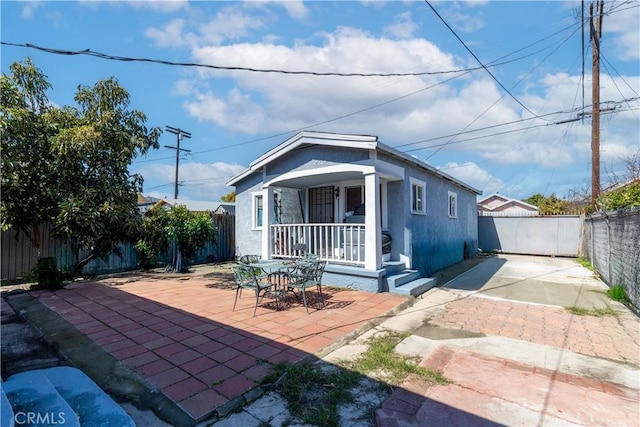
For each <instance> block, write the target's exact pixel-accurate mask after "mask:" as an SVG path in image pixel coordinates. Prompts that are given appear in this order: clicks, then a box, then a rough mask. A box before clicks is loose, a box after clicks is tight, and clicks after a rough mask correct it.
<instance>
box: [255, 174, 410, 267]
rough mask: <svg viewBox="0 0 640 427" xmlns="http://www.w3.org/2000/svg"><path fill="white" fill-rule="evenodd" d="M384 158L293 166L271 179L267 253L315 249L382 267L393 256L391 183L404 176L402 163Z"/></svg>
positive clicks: (266, 201) (265, 192) (266, 197)
mask: <svg viewBox="0 0 640 427" xmlns="http://www.w3.org/2000/svg"><path fill="white" fill-rule="evenodd" d="M381 163H382V162H378V164H377V165H376V166H371V165H361V164H338V165H331V166H326V167H319V168H314V169H309V170H302V171H292V172H288V173H285V174H282V175H280V176H278V177H276V178H273V179H271V180H270V181H267V182H266V183H265V184H264V185H263V189H262V195H261V199H262V201H263V206H262V211H261V215H262V224H264V225H267V226H263V227H262V245H261V247H262V254H261V255H262V258H263V259H271V258H279V259H287V258H296V257H299V256H301V255H302V254H312V255H315V256H317V257H318V258H320V259H321V260H324V261H328V262H329V263H330V264H341V265H345V266H351V267H357V268H359V269H365V270H369V271H372V272H373V271H378V270H381V269H382V267H383V263H384V262H386V261H391V256H392V255H391V245H392V241H393V236H392V235H391V233H390V231H389V229H388V205H387V191H388V184H389V183H390V182H395V181H399V180H401V179H402V178H403V176H402V173H401V172H402V171H401V170H398V169H400V168H398V167H397V166H393V165H389V164H385V165H382V164H381ZM384 166H387V167H386V168H385V167H384ZM391 172H393V173H391Z"/></svg>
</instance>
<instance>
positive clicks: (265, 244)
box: [261, 187, 274, 259]
mask: <svg viewBox="0 0 640 427" xmlns="http://www.w3.org/2000/svg"><path fill="white" fill-rule="evenodd" d="M273 219H274V215H273V188H272V187H266V188H263V189H262V254H261V255H262V259H270V258H271V242H273V238H272V236H271V224H273Z"/></svg>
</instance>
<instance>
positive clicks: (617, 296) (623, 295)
mask: <svg viewBox="0 0 640 427" xmlns="http://www.w3.org/2000/svg"><path fill="white" fill-rule="evenodd" d="M607 296H608V297H609V298H611V299H612V300H614V301H618V302H621V303H623V304H628V303H629V302H630V301H629V297H628V296H627V291H625V289H624V286H623V285H615V286H612V287H610V288H609V290H607Z"/></svg>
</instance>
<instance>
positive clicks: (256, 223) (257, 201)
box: [252, 193, 263, 228]
mask: <svg viewBox="0 0 640 427" xmlns="http://www.w3.org/2000/svg"><path fill="white" fill-rule="evenodd" d="M252 205H253V228H262V212H263V205H262V193H253V199H252Z"/></svg>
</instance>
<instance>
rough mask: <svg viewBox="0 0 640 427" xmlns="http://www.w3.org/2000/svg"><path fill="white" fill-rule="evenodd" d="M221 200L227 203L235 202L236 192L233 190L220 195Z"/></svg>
mask: <svg viewBox="0 0 640 427" xmlns="http://www.w3.org/2000/svg"><path fill="white" fill-rule="evenodd" d="M220 200H222V201H223V202H227V203H235V202H236V192H235V191H232V192H231V193H229V194H227V195H224V196H222V197H220Z"/></svg>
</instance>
